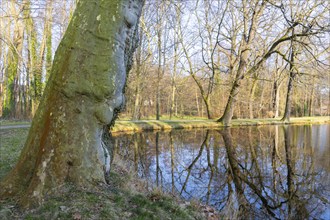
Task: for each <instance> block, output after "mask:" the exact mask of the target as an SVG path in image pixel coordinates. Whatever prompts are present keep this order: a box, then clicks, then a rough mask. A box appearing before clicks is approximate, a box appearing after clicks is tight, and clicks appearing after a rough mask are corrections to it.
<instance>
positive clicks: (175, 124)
mask: <svg viewBox="0 0 330 220" xmlns="http://www.w3.org/2000/svg"><path fill="white" fill-rule="evenodd" d="M321 123H330V118H329V116H322V117H300V118H291V120H290V123H287V122H286V123H285V122H282V121H281V119H280V118H275V119H274V118H267V119H233V120H232V125H231V126H232V127H238V126H256V125H275V124H321ZM221 127H223V125H222V124H221V123H218V122H216V121H215V120H207V119H199V120H196V119H195V120H159V121H157V120H140V121H124V120H118V121H116V124H115V126H114V127H113V129H112V132H113V133H116V132H139V131H146V130H170V129H192V128H221Z"/></svg>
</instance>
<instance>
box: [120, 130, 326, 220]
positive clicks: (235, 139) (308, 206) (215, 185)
mask: <svg viewBox="0 0 330 220" xmlns="http://www.w3.org/2000/svg"><path fill="white" fill-rule="evenodd" d="M329 134H330V125H329V124H327V125H308V126H263V127H243V128H228V129H223V130H175V131H171V132H156V133H155V132H145V133H136V134H131V135H121V136H118V137H116V149H115V150H116V152H117V153H118V154H120V155H121V156H123V157H125V158H126V159H128V161H130V162H131V165H132V166H133V167H134V168H135V170H136V171H137V173H138V175H139V176H140V177H142V178H145V179H146V180H147V181H148V182H149V183H150V184H152V185H156V186H158V187H160V188H162V189H163V190H165V191H169V192H173V193H176V194H179V195H181V196H182V197H183V198H184V199H187V200H191V199H198V200H201V201H202V202H203V203H205V204H208V205H212V206H214V207H215V208H216V209H218V210H219V211H221V212H222V213H223V214H225V215H226V216H227V217H228V218H249V219H251V218H252V219H264V218H278V219H313V218H316V219H330V217H329V216H330V208H329V201H330V175H329V172H330V146H329V143H330V135H329Z"/></svg>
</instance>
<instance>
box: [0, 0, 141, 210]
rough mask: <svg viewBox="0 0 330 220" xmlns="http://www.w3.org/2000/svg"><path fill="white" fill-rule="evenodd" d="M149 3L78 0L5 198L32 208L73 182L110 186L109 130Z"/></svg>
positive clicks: (0, 193)
mask: <svg viewBox="0 0 330 220" xmlns="http://www.w3.org/2000/svg"><path fill="white" fill-rule="evenodd" d="M142 5H143V1H142V0H111V1H90V0H80V1H79V2H78V5H77V8H76V11H75V13H74V14H73V17H72V20H71V22H70V24H69V27H68V29H67V31H66V33H65V35H64V37H63V39H62V42H61V43H60V45H59V48H58V50H57V52H56V54H55V58H54V62H53V67H52V71H51V75H50V78H49V81H48V84H47V86H46V89H45V93H44V96H43V98H42V100H41V103H40V105H39V108H38V110H37V112H36V115H35V118H34V120H33V123H32V126H31V129H30V132H29V135H28V138H27V141H26V143H25V147H24V149H23V151H22V153H21V156H20V158H19V161H18V163H17V164H16V166H15V167H14V169H13V170H12V171H11V172H10V173H9V174H8V176H7V177H5V178H4V179H3V181H2V182H1V183H0V198H2V199H5V198H19V199H20V204H21V205H22V206H24V207H31V206H33V205H36V204H39V203H41V202H42V201H43V200H44V198H45V195H49V194H51V193H52V192H54V190H56V189H57V188H58V187H60V186H61V185H63V184H65V183H66V182H70V183H72V184H75V185H77V186H82V187H84V188H93V187H95V185H98V184H100V183H105V173H107V172H108V171H109V161H110V157H111V155H109V152H111V151H110V150H111V137H110V135H109V128H110V126H111V125H112V124H113V123H114V120H115V118H116V115H117V113H118V112H119V110H120V109H121V106H122V105H123V102H124V96H123V92H124V86H125V81H126V75H127V73H128V71H129V69H130V66H131V58H132V54H133V52H134V50H135V48H136V45H137V24H138V19H139V16H140V14H141V9H142Z"/></svg>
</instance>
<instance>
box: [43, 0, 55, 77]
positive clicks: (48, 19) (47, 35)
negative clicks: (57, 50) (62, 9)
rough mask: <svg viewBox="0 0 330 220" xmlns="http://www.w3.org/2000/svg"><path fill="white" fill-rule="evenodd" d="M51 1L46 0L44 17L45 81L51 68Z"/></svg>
mask: <svg viewBox="0 0 330 220" xmlns="http://www.w3.org/2000/svg"><path fill="white" fill-rule="evenodd" d="M52 13H53V12H52V1H51V0H49V1H48V2H47V12H46V18H45V32H44V35H45V38H46V42H45V43H46V62H45V67H46V77H45V79H46V82H47V80H48V78H49V75H50V72H51V70H52V57H53V54H52V21H53V19H52V18H53V16H52Z"/></svg>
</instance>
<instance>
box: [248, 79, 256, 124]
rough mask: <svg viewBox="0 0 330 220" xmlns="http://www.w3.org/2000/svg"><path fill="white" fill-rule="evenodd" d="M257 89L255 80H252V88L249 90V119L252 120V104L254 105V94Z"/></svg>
mask: <svg viewBox="0 0 330 220" xmlns="http://www.w3.org/2000/svg"><path fill="white" fill-rule="evenodd" d="M256 87H257V79H253V81H252V86H251V90H250V96H249V117H250V119H253V104H254V94H255V91H256Z"/></svg>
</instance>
